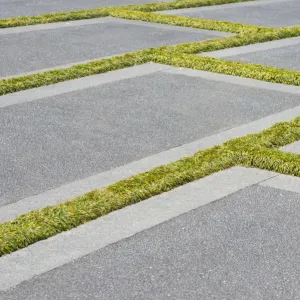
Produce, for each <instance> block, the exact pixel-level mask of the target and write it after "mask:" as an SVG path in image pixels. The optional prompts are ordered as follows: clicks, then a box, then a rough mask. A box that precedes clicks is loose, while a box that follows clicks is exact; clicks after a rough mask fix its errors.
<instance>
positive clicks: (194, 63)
mask: <svg viewBox="0 0 300 300" xmlns="http://www.w3.org/2000/svg"><path fill="white" fill-rule="evenodd" d="M154 62H156V63H160V64H167V65H172V66H175V67H183V68H191V69H195V70H202V71H208V72H214V73H219V74H226V75H233V76H239V77H244V78H252V79H257V80H262V81H267V82H273V83H281V84H287V85H296V86H299V85H300V72H298V71H292V70H287V69H279V68H275V67H269V66H263V65H259V64H251V63H244V62H235V61H230V60H224V59H217V58H212V57H205V56H198V55H194V54H184V53H180V52H179V53H175V52H173V53H169V52H167V51H161V53H158V52H157V53H156V54H155V56H154Z"/></svg>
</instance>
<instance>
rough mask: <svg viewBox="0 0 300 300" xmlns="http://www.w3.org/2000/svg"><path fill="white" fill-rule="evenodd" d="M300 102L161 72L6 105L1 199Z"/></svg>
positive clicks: (0, 118)
mask: <svg viewBox="0 0 300 300" xmlns="http://www.w3.org/2000/svg"><path fill="white" fill-rule="evenodd" d="M70 84H72V82H70ZM299 102H300V99H299V95H292V94H287V93H281V92H274V91H268V90H263V89H256V88H252V87H246V86H241V85H236V84H229V83H224V82H221V81H220V82H217V81H209V80H204V79H202V78H194V77H190V76H183V75H175V74H167V73H164V72H158V73H155V74H152V75H147V76H142V77H138V78H134V79H127V80H123V81H118V82H114V83H110V84H104V85H101V86H98V87H94V88H89V89H85V90H80V91H74V92H70V93H65V94H62V95H56V96H53V97H50V98H44V99H41V100H37V101H33V102H28V103H22V104H19V105H13V106H9V107H5V108H2V109H1V110H0V128H1V130H0V141H1V147H0V191H1V195H0V199H1V200H0V203H1V204H0V205H5V204H8V203H11V202H14V201H17V200H18V199H20V198H23V197H26V196H30V195H33V194H37V193H41V192H43V191H45V190H48V189H51V188H54V187H58V186H60V185H63V184H66V183H68V182H72V181H74V180H78V179H81V178H85V177H87V176H91V175H93V174H95V173H99V172H103V171H105V170H108V169H111V168H114V167H117V166H121V165H124V164H126V163H129V162H131V161H135V160H138V159H141V158H143V157H146V156H149V155H151V154H155V153H158V152H161V151H164V150H167V149H170V148H173V147H176V146H179V145H182V144H184V143H189V142H192V141H194V140H198V139H200V138H203V137H205V136H210V135H212V134H214V133H217V132H219V131H223V130H226V129H228V128H232V127H235V126H238V125H241V124H245V123H248V122H250V121H254V120H257V119H260V118H262V117H265V116H268V115H270V114H272V113H276V112H280V111H282V110H285V109H288V108H292V107H295V106H297V105H299Z"/></svg>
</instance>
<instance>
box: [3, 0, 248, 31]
mask: <svg viewBox="0 0 300 300" xmlns="http://www.w3.org/2000/svg"><path fill="white" fill-rule="evenodd" d="M246 1H252V0H178V1H174V2H161V3H148V4H140V5H126V6H119V7H101V8H94V9H85V10H80V11H69V12H58V13H51V14H43V15H38V16H22V17H15V18H8V19H0V28H9V27H18V26H28V25H36V24H47V23H55V22H66V21H75V20H82V19H94V18H101V17H107V16H109V15H110V13H111V12H114V11H115V10H122V9H124V10H126V9H129V10H137V11H145V12H151V11H158V10H171V9H180V8H189V7H201V6H211V5H220V4H226V3H235V2H246Z"/></svg>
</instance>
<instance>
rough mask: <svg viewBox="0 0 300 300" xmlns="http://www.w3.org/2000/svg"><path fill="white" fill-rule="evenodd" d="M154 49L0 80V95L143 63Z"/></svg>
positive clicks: (148, 58)
mask: <svg viewBox="0 0 300 300" xmlns="http://www.w3.org/2000/svg"><path fill="white" fill-rule="evenodd" d="M153 51H154V50H151V49H150V50H142V51H138V52H134V53H129V54H124V55H120V56H115V57H113V58H108V59H101V60H98V61H93V62H89V63H85V64H78V65H75V66H72V67H69V68H65V69H56V70H52V71H46V72H43V73H37V74H31V75H26V76H20V77H11V78H7V79H2V80H0V96H1V95H5V94H9V93H14V92H17V91H22V90H27V89H32V88H37V87H41V86H46V85H51V84H55V83H59V82H63V81H67V80H72V79H77V78H82V77H86V76H91V75H96V74H101V73H105V72H109V71H114V70H119V69H123V68H128V67H131V66H134V65H139V64H144V63H147V62H149V61H150V60H151V56H150V55H151V53H152V52H153Z"/></svg>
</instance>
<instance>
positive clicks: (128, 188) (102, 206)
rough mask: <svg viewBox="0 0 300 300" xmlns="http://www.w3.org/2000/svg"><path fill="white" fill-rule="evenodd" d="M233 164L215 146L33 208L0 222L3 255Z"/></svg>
mask: <svg viewBox="0 0 300 300" xmlns="http://www.w3.org/2000/svg"><path fill="white" fill-rule="evenodd" d="M232 165H233V161H232V159H231V157H227V156H224V155H222V148H220V147H215V148H213V149H210V150H206V151H201V152H199V153H197V154H195V155H194V156H191V157H189V158H185V159H182V160H179V161H177V162H175V163H172V164H169V165H166V166H162V167H158V168H155V169H153V170H152V171H150V172H147V173H144V174H140V175H137V176H134V177H132V178H129V179H128V180H124V181H121V182H119V183H116V184H114V185H112V186H109V187H107V188H104V189H101V190H96V191H93V192H90V193H87V194H85V195H83V196H81V197H77V198H75V199H73V200H72V201H68V202H66V203H63V204H60V205H57V206H52V207H47V208H44V209H41V210H38V211H32V212H30V213H27V214H25V215H23V216H20V217H18V218H17V219H15V220H14V221H12V222H7V223H3V224H0V256H2V255H4V254H9V253H11V252H13V251H16V250H17V249H21V248H24V247H26V246H28V245H30V244H33V243H35V242H37V241H40V240H43V239H46V238H49V237H51V236H54V235H56V234H58V233H60V232H62V231H66V230H70V229H72V228H74V227H76V226H78V225H80V224H83V223H85V222H88V221H91V220H93V219H96V218H98V217H101V216H103V215H105V214H108V213H110V212H112V211H114V210H117V209H120V208H122V207H124V206H127V205H130V204H134V203H137V202H139V201H142V200H144V199H147V198H149V197H151V196H154V195H157V194H160V193H162V192H166V191H169V190H170V189H172V188H175V187H177V186H179V185H182V184H184V183H187V182H190V181H192V180H195V179H199V178H201V177H204V176H206V175H209V174H211V173H214V172H216V171H219V170H222V169H225V168H229V167H230V166H232Z"/></svg>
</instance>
